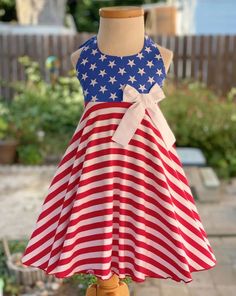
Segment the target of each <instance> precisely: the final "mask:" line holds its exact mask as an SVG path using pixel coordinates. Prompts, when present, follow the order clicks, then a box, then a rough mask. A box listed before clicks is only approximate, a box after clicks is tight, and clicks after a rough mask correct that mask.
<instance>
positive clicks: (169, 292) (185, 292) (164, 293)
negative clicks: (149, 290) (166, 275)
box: [145, 283, 190, 296]
mask: <svg viewBox="0 0 236 296" xmlns="http://www.w3.org/2000/svg"><path fill="white" fill-rule="evenodd" d="M146 295H148V294H145V296H146ZM148 296H149V295H148ZM161 296H190V292H189V289H188V288H187V285H186V284H184V286H182V285H178V283H176V285H175V286H168V285H166V286H161Z"/></svg>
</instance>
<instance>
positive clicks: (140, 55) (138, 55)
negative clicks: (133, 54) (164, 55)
mask: <svg viewBox="0 0 236 296" xmlns="http://www.w3.org/2000/svg"><path fill="white" fill-rule="evenodd" d="M137 57H138V58H139V59H140V60H141V59H142V58H143V53H142V52H140V53H139V54H137Z"/></svg>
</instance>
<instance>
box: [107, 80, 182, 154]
mask: <svg viewBox="0 0 236 296" xmlns="http://www.w3.org/2000/svg"><path fill="white" fill-rule="evenodd" d="M164 98H165V94H164V92H163V90H162V89H161V87H160V86H159V85H158V84H157V83H155V84H154V85H153V86H152V88H151V89H150V91H149V93H139V92H138V91H137V90H136V89H135V88H134V87H133V86H131V85H129V84H126V86H125V87H124V89H123V101H126V102H134V103H133V104H132V105H131V106H130V107H129V108H128V109H127V111H126V112H125V114H124V116H123V117H122V119H121V121H120V123H119V125H118V127H117V129H116V131H115V132H114V134H113V136H112V140H113V141H115V142H117V143H119V144H121V145H123V146H126V145H127V144H128V143H129V141H130V140H131V138H132V137H133V135H134V133H135V131H136V129H137V128H138V126H139V124H140V122H141V121H142V118H143V117H144V115H145V109H146V108H147V109H148V113H149V114H150V117H151V119H152V121H153V123H154V124H155V126H156V127H157V129H158V130H159V131H160V133H161V135H162V138H163V140H164V142H165V145H166V147H167V149H168V150H169V149H170V148H171V146H172V145H173V144H174V142H175V141H176V139H175V136H174V134H173V132H172V131H171V129H170V127H169V125H168V123H167V121H166V119H165V117H164V115H163V113H162V112H161V110H160V108H159V106H158V104H157V103H158V102H159V101H161V100H162V99H164Z"/></svg>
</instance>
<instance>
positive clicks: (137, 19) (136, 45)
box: [71, 6, 173, 296]
mask: <svg viewBox="0 0 236 296" xmlns="http://www.w3.org/2000/svg"><path fill="white" fill-rule="evenodd" d="M99 16H100V23H99V30H98V33H97V40H98V48H99V50H100V52H102V53H103V54H107V55H115V56H126V55H133V54H136V53H137V52H139V51H140V49H141V48H142V47H143V42H144V34H145V26H144V11H143V9H142V8H141V7H135V6H113V7H106V8H101V9H99ZM124 33H125V34H124ZM121 44H122V46H121ZM157 46H158V49H159V50H160V52H161V54H162V57H163V60H164V64H165V70H166V72H167V71H168V69H169V66H170V64H171V62H172V58H173V52H172V51H171V50H169V49H166V48H163V47H161V46H159V45H157ZM82 49H83V47H82V48H80V49H78V50H76V51H75V52H73V53H72V55H71V61H72V64H73V66H74V67H75V66H76V62H77V60H78V58H79V56H80V52H81V51H82ZM108 295H109V296H129V289H128V286H127V285H126V284H125V283H124V282H121V281H119V277H118V275H116V274H114V275H113V276H112V277H111V278H110V279H108V280H102V279H100V278H97V284H92V285H90V286H89V287H88V289H87V291H86V296H108Z"/></svg>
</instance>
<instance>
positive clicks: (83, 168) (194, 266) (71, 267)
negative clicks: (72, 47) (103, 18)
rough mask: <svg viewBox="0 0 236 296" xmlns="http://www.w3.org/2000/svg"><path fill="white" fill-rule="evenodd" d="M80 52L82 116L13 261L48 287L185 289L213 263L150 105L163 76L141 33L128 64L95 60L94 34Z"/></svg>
mask: <svg viewBox="0 0 236 296" xmlns="http://www.w3.org/2000/svg"><path fill="white" fill-rule="evenodd" d="M82 46H83V49H82V52H81V53H80V57H79V59H78V62H77V64H76V70H77V72H76V75H77V77H78V79H79V81H80V83H81V85H82V88H83V94H84V107H85V108H84V112H83V114H82V116H81V118H80V120H79V123H78V125H77V128H76V130H75V132H74V134H73V136H72V138H71V140H70V142H69V143H68V147H67V149H66V151H65V153H64V155H63V156H62V159H61V161H60V162H59V164H58V167H57V169H56V172H55V175H54V177H53V179H52V181H51V184H50V186H49V189H48V193H47V195H46V197H45V200H44V202H43V205H42V208H41V212H40V215H39V217H38V219H37V222H36V225H35V228H34V230H33V232H32V234H31V237H30V239H29V241H28V245H27V247H26V249H25V251H24V254H23V256H22V258H21V261H22V263H23V264H24V265H27V266H34V267H37V268H40V269H42V270H44V271H45V272H46V273H47V274H52V275H55V276H56V277H57V278H66V277H70V276H72V275H74V274H76V273H85V274H88V273H89V274H93V275H95V276H97V277H99V278H101V279H103V280H105V279H109V278H110V277H111V276H112V275H113V273H116V274H117V275H119V277H120V278H121V279H122V278H125V277H126V276H130V277H131V278H132V280H133V281H135V282H143V281H145V278H146V277H152V278H159V279H166V278H171V279H173V280H174V281H177V282H180V281H183V282H185V283H189V282H191V281H192V276H191V272H194V271H200V270H205V269H210V268H212V267H213V266H215V265H216V258H215V256H214V253H213V250H212V248H211V246H210V243H209V241H208V238H207V234H206V232H205V230H204V227H203V225H202V222H201V219H200V217H199V213H198V211H197V208H196V205H195V203H194V199H193V195H192V193H191V190H190V186H189V183H188V180H187V178H186V175H185V173H184V171H183V167H182V164H181V161H180V158H179V156H178V154H177V153H176V146H175V140H176V139H175V136H174V134H173V132H172V131H171V129H170V127H169V126H168V124H167V121H166V120H165V118H164V115H163V114H162V112H161V110H160V107H159V104H158V102H160V101H161V100H162V99H164V98H165V95H164V93H163V90H162V86H163V82H164V79H165V77H166V73H165V68H164V63H163V60H162V56H161V54H160V52H159V50H158V47H157V46H156V44H155V42H154V41H153V40H152V38H151V37H150V36H148V35H146V34H145V36H144V44H143V48H142V50H141V51H140V52H139V53H138V54H134V55H129V56H123V57H120V56H112V55H107V54H104V53H102V52H101V51H100V50H99V48H98V46H97V35H93V36H92V37H90V38H89V39H88V40H87V41H86V42H84V43H83V44H82V45H81V46H80V47H82Z"/></svg>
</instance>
